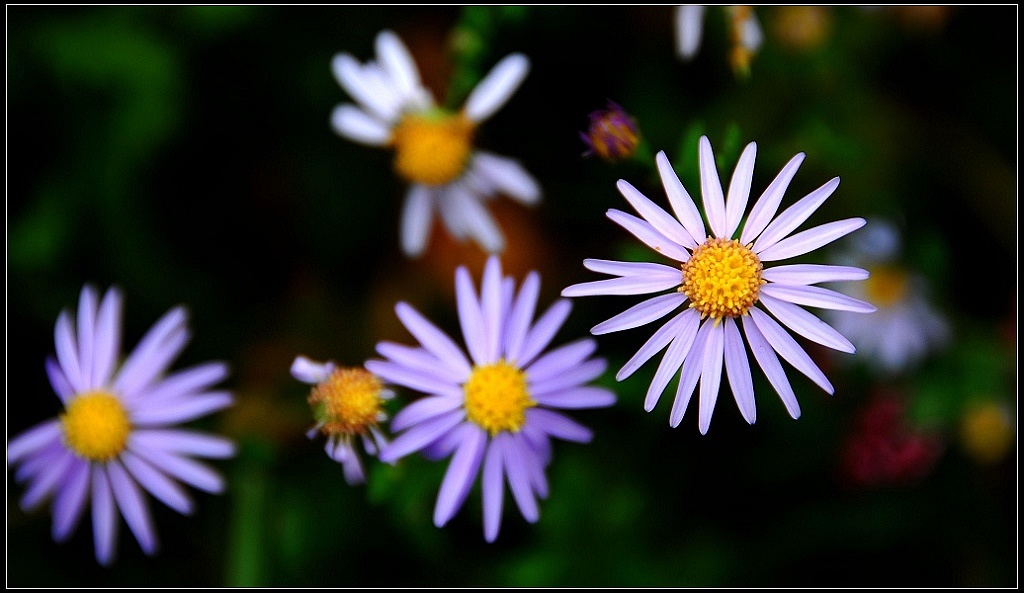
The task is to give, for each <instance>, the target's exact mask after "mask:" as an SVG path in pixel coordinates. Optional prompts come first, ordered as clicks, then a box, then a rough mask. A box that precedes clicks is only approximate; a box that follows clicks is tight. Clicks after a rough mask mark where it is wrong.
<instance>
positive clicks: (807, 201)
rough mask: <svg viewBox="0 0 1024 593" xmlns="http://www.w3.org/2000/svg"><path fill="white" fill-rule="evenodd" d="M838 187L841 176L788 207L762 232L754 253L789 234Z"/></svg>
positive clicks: (755, 243)
mask: <svg viewBox="0 0 1024 593" xmlns="http://www.w3.org/2000/svg"><path fill="white" fill-rule="evenodd" d="M780 175H781V173H780ZM837 187H839V178H838V177H834V178H832V179H831V180H829V181H828V182H827V183H825V185H822V186H821V187H819V188H818V189H816V190H814V191H812V192H811V193H809V194H807V195H806V196H804V197H803V198H801V199H800V201H799V202H797V203H795V204H793V205H792V206H790V207H789V208H786V210H785V211H783V213H782V214H780V215H779V217H778V218H776V219H775V220H773V221H772V223H771V224H769V225H768V228H766V229H765V230H764V232H763V233H761V236H760V237H758V238H757V241H755V242H754V253H758V254H760V253H761V252H762V251H764V250H765V249H768V248H769V247H771V246H772V245H775V244H776V243H777V242H779V241H780V240H781V239H783V238H785V237H786V236H787V235H789V233H790V232H792V231H793V229H795V228H796V227H798V226H800V224H801V223H802V222H803V221H805V220H807V218H808V217H809V216H810V215H811V214H814V211H815V210H817V209H818V207H819V206H821V205H822V204H823V203H825V200H827V199H828V198H829V196H831V195H832V192H834V191H835V190H836V188H837Z"/></svg>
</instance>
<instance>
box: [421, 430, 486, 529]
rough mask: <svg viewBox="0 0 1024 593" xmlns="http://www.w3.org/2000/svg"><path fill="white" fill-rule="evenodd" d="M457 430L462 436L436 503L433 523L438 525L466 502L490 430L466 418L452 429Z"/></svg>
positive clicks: (444, 521) (447, 519) (482, 456)
mask: <svg viewBox="0 0 1024 593" xmlns="http://www.w3.org/2000/svg"><path fill="white" fill-rule="evenodd" d="M456 432H457V433H458V434H459V435H460V436H461V439H460V442H459V444H458V448H457V449H456V450H455V454H454V455H452V460H451V462H450V463H449V464H448V470H447V471H446V472H445V474H444V480H442V482H441V489H440V490H438V493H437V502H436V503H435V505H434V525H435V526H437V527H444V525H445V524H446V523H448V521H449V520H450V519H451V518H452V517H454V516H455V513H457V512H458V511H459V508H460V507H461V506H462V503H463V502H465V500H466V496H467V495H468V494H469V490H470V488H471V487H472V486H473V482H474V481H475V480H476V476H477V472H479V471H480V462H481V461H482V460H483V458H484V448H485V446H486V445H487V433H486V432H485V431H484V430H483V429H482V428H480V427H479V426H476V425H475V424H471V423H469V422H467V423H465V424H463V425H462V426H459V427H458V428H456V429H455V430H454V431H452V433H456Z"/></svg>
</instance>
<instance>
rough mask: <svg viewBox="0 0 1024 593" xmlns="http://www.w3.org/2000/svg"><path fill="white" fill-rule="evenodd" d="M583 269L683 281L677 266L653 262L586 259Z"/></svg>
mask: <svg viewBox="0 0 1024 593" xmlns="http://www.w3.org/2000/svg"><path fill="white" fill-rule="evenodd" d="M583 267H585V268H587V269H588V270H591V271H594V272H598V273H601V274H610V275H612V276H645V277H650V276H657V277H660V278H666V279H667V278H674V279H675V280H677V281H680V283H681V280H682V273H681V272H680V270H679V268H678V267H676V266H666V265H664V264H657V263H652V262H632V261H611V260H607V259H589V258H588V259H585V260H583Z"/></svg>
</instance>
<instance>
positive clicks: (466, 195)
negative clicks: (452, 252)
mask: <svg viewBox="0 0 1024 593" xmlns="http://www.w3.org/2000/svg"><path fill="white" fill-rule="evenodd" d="M445 198H447V199H446V200H445V202H446V203H445V204H443V205H442V207H444V208H451V209H452V210H453V211H454V213H456V214H457V215H458V216H459V217H460V218H461V220H462V222H461V223H460V224H461V225H462V228H461V230H462V231H464V232H465V233H466V234H467V235H469V236H471V237H472V238H473V239H475V240H476V242H477V243H479V244H480V247H482V248H483V249H484V251H486V252H488V253H498V252H500V251H502V250H503V249H504V248H505V237H504V235H502V233H501V229H500V228H498V223H497V222H495V220H494V218H493V217H492V216H491V214H490V213H489V212H488V211H487V208H485V207H484V205H483V201H482V200H481V199H480V198H479V197H477V196H475V195H474V194H473V193H472V192H471V191H469V190H468V188H465V187H462V186H461V185H460V184H455V185H452V186H450V187H449V191H448V192H447V193H446V194H445ZM450 230H451V229H450ZM457 232H459V231H458V230H453V233H457Z"/></svg>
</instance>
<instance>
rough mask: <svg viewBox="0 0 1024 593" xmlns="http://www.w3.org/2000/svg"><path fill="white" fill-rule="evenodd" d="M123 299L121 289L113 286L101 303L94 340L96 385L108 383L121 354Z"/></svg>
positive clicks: (93, 376) (93, 371)
mask: <svg viewBox="0 0 1024 593" xmlns="http://www.w3.org/2000/svg"><path fill="white" fill-rule="evenodd" d="M122 300H123V299H122V296H121V291H120V290H118V289H117V288H114V287H111V288H109V289H107V293H106V295H105V296H104V297H103V302H102V303H100V310H99V314H98V316H97V318H96V335H95V339H94V341H93V344H94V348H93V368H92V381H93V383H95V384H96V385H107V384H108V383H109V382H110V378H111V375H112V374H113V372H114V365H115V364H116V363H117V357H118V355H119V354H120V349H121V303H122Z"/></svg>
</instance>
